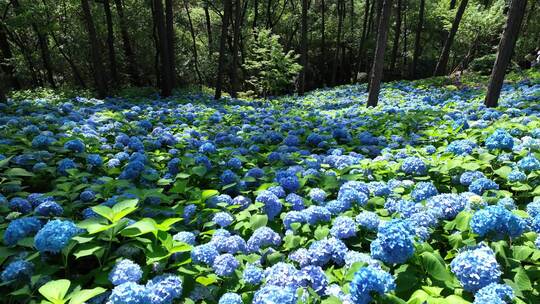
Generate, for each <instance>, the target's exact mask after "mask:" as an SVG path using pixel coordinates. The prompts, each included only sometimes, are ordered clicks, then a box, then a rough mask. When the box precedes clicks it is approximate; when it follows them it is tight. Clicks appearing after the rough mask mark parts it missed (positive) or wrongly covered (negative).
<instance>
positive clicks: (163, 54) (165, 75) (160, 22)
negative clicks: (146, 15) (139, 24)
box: [153, 0, 172, 97]
mask: <svg viewBox="0 0 540 304" xmlns="http://www.w3.org/2000/svg"><path fill="white" fill-rule="evenodd" d="M153 3H154V15H155V16H154V19H155V22H156V28H157V36H158V45H159V46H158V50H159V58H160V75H161V77H160V87H161V96H163V97H168V96H171V94H172V79H171V73H170V71H171V62H170V56H169V43H168V42H167V28H166V25H165V16H164V9H163V2H162V0H153Z"/></svg>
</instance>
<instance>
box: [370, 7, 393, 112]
mask: <svg viewBox="0 0 540 304" xmlns="http://www.w3.org/2000/svg"><path fill="white" fill-rule="evenodd" d="M391 10H392V0H384V3H383V7H382V12H381V17H380V20H379V30H378V31H377V45H376V46H375V58H374V59H373V67H372V68H371V77H370V84H369V94H368V101H367V106H368V107H375V106H377V103H378V100H379V91H380V89H381V80H382V75H383V68H384V51H385V49H386V38H387V35H388V26H389V23H390V14H391Z"/></svg>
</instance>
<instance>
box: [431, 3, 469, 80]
mask: <svg viewBox="0 0 540 304" xmlns="http://www.w3.org/2000/svg"><path fill="white" fill-rule="evenodd" d="M468 2H469V0H461V3H460V4H459V7H458V10H457V12H456V17H455V18H454V21H453V22H452V28H451V29H450V32H449V33H448V37H447V38H446V40H445V42H444V46H443V50H442V52H441V56H440V57H439V61H438V62H437V66H436V67H435V72H434V73H433V74H434V76H442V75H444V74H446V66H447V65H448V58H449V57H450V49H451V48H452V43H453V42H454V37H455V36H456V32H457V30H458V28H459V23H460V22H461V18H462V17H463V13H464V12H465V9H466V8H467V3H468Z"/></svg>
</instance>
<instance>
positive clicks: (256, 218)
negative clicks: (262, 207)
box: [249, 214, 268, 230]
mask: <svg viewBox="0 0 540 304" xmlns="http://www.w3.org/2000/svg"><path fill="white" fill-rule="evenodd" d="M267 223H268V216H267V215H266V214H255V215H253V216H252V217H251V218H250V219H249V227H250V228H251V229H253V230H257V229H258V228H261V227H264V226H266V224H267Z"/></svg>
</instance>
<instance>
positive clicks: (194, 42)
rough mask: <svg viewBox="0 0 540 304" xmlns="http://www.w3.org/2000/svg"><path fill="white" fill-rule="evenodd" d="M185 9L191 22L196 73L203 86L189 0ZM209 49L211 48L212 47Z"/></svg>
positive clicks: (185, 4) (190, 29) (185, 2)
mask: <svg viewBox="0 0 540 304" xmlns="http://www.w3.org/2000/svg"><path fill="white" fill-rule="evenodd" d="M184 8H185V9H186V14H187V17H188V22H189V31H190V33H191V41H192V43H193V59H194V60H195V72H196V73H197V78H198V80H199V83H200V84H202V77H201V72H200V71H199V56H198V55H197V40H196V39H195V30H194V29H193V22H192V21H191V13H190V12H189V5H188V2H187V0H184ZM208 47H210V45H209V46H208Z"/></svg>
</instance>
